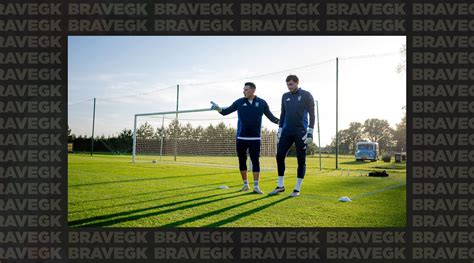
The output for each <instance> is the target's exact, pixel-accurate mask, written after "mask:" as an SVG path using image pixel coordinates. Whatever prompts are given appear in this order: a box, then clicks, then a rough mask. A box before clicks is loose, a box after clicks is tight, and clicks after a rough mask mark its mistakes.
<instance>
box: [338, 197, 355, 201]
mask: <svg viewBox="0 0 474 263" xmlns="http://www.w3.org/2000/svg"><path fill="white" fill-rule="evenodd" d="M339 201H340V202H352V200H351V199H350V198H349V197H347V196H343V197H341V198H339Z"/></svg>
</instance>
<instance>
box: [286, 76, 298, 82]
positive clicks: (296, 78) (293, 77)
mask: <svg viewBox="0 0 474 263" xmlns="http://www.w3.org/2000/svg"><path fill="white" fill-rule="evenodd" d="M290 80H293V81H294V82H299V81H300V80H299V79H298V77H297V76H296V75H288V77H286V82H288V81H290Z"/></svg>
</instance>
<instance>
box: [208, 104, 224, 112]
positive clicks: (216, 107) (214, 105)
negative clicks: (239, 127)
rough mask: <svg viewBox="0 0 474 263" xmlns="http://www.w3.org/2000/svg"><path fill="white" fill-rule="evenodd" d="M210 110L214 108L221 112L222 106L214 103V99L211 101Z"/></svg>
mask: <svg viewBox="0 0 474 263" xmlns="http://www.w3.org/2000/svg"><path fill="white" fill-rule="evenodd" d="M211 104H212V106H211V110H216V111H217V112H221V111H222V108H221V107H219V105H217V103H215V102H214V101H211Z"/></svg>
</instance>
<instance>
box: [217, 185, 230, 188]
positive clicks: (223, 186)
mask: <svg viewBox="0 0 474 263" xmlns="http://www.w3.org/2000/svg"><path fill="white" fill-rule="evenodd" d="M218 188H219V189H229V187H228V186H227V185H221V186H219V187H218Z"/></svg>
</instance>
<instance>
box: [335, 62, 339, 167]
mask: <svg viewBox="0 0 474 263" xmlns="http://www.w3.org/2000/svg"><path fill="white" fill-rule="evenodd" d="M338 117H339V58H336V169H339V127H338V122H339V119H338Z"/></svg>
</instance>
